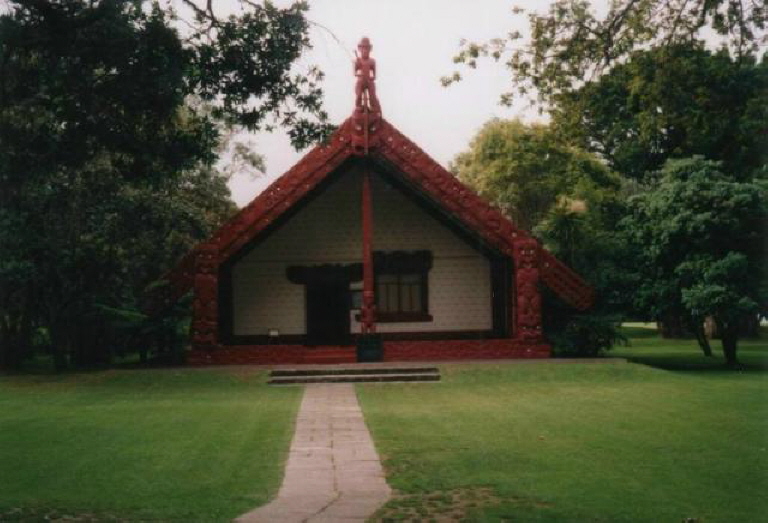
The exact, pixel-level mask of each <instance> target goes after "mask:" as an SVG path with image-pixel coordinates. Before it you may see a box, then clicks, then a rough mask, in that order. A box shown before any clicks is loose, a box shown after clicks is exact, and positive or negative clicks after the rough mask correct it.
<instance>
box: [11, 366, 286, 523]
mask: <svg viewBox="0 0 768 523" xmlns="http://www.w3.org/2000/svg"><path fill="white" fill-rule="evenodd" d="M300 397H301V389H299V388H282V389H280V388H268V387H267V386H266V379H265V374H264V373H263V372H250V371H246V370H234V371H233V370H220V369H206V370H199V369H184V370H171V369H168V370H141V371H138V370H134V371H129V370H111V371H100V372H93V373H84V374H66V375H60V376H56V375H53V376H51V375H46V376H0V521H7V520H15V519H21V520H24V521H28V520H29V521H38V520H42V519H43V517H44V516H46V515H56V516H57V517H62V516H65V515H79V516H82V515H88V516H89V517H91V518H93V519H97V520H103V519H110V518H112V517H115V518H121V519H122V518H124V519H128V520H162V521H171V520H176V521H227V520H230V519H232V518H233V517H234V516H236V515H238V514H241V513H243V512H245V511H247V510H248V509H250V508H253V507H255V506H257V505H260V504H263V503H264V502H266V501H267V500H268V499H269V498H270V497H271V496H273V495H274V493H275V492H276V491H277V488H278V487H279V484H280V480H281V477H282V465H283V463H284V461H285V458H286V457H287V451H288V445H289V443H290V437H291V434H292V431H293V426H294V418H295V414H296V412H297V410H298V406H299V400H300Z"/></svg>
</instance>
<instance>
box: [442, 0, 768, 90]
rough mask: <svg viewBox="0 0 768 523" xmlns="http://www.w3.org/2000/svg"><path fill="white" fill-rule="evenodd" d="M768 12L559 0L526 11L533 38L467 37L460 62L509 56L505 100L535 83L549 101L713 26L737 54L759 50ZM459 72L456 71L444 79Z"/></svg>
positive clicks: (690, 3)
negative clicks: (596, 5)
mask: <svg viewBox="0 0 768 523" xmlns="http://www.w3.org/2000/svg"><path fill="white" fill-rule="evenodd" d="M513 12H514V13H515V15H520V14H522V13H524V10H523V9H521V8H515V9H514V10H513ZM766 16H768V12H767V11H766V6H765V2H764V0H748V1H742V0H673V1H662V0H615V1H612V2H610V4H609V7H608V9H607V11H606V12H605V14H604V15H602V16H601V15H600V14H597V13H596V12H595V10H594V9H593V8H592V5H591V3H590V2H589V1H587V0H577V1H573V0H556V1H554V2H552V3H551V4H550V6H549V10H548V12H546V13H544V14H538V13H531V14H529V15H528V25H529V29H530V31H529V32H530V34H529V38H530V39H529V41H528V42H527V43H524V44H519V43H518V42H519V41H520V40H521V39H522V38H523V35H522V34H521V33H520V32H519V31H511V32H510V33H509V34H508V35H506V36H505V37H499V38H494V39H492V40H490V41H489V42H485V43H477V42H464V43H463V46H462V49H461V50H460V52H459V53H458V54H457V55H456V57H455V58H454V62H456V63H460V64H465V65H467V66H468V67H470V68H474V67H476V65H477V60H478V59H479V58H482V57H490V58H492V59H493V60H496V61H503V63H504V65H505V66H506V67H507V68H508V69H509V70H510V72H511V74H512V84H513V88H514V90H512V91H510V92H508V93H506V94H504V95H502V102H504V103H511V101H512V99H513V98H514V96H516V95H524V96H525V95H528V94H529V93H530V92H531V91H532V90H533V91H535V93H536V96H537V99H538V100H539V101H540V102H544V103H550V102H552V101H553V99H554V98H556V97H557V96H558V95H560V94H562V93H567V92H569V91H572V90H574V89H577V88H578V87H579V86H580V85H581V84H582V83H583V82H584V81H592V80H595V79H597V78H598V77H599V76H601V75H602V74H603V73H604V72H606V71H607V70H609V69H610V68H611V67H613V66H614V65H615V64H617V63H621V62H622V61H623V60H625V59H626V57H627V55H628V54H629V53H631V52H632V51H634V50H637V49H650V48H656V47H666V46H674V45H677V44H681V43H690V42H692V41H696V40H698V39H701V38H702V36H703V35H704V34H710V35H712V36H716V37H719V38H720V40H721V41H722V42H723V43H724V44H725V45H727V46H728V47H729V49H730V50H731V52H732V54H734V55H735V56H743V55H745V54H748V53H750V52H754V51H756V50H757V49H758V47H759V46H760V44H762V43H764V42H765V28H766ZM460 79H461V75H460V73H458V72H455V73H454V74H453V75H452V76H449V77H446V78H443V83H444V84H445V85H447V84H450V83H451V82H454V81H457V80H460Z"/></svg>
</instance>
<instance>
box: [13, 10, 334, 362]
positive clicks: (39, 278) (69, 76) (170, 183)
mask: <svg viewBox="0 0 768 523" xmlns="http://www.w3.org/2000/svg"><path fill="white" fill-rule="evenodd" d="M8 6H9V9H8V10H7V12H5V13H4V14H2V15H0V365H3V364H7V365H16V364H18V363H19V361H20V359H21V358H23V357H24V356H25V355H27V354H29V349H30V347H31V346H32V345H43V346H49V347H50V348H51V349H52V350H53V351H54V353H55V355H56V356H57V360H58V362H59V364H60V365H63V364H65V363H66V361H67V359H71V361H73V362H75V363H81V364H88V363H95V362H103V361H106V360H108V359H109V358H110V355H111V354H112V353H113V352H115V351H116V350H119V349H120V348H121V347H125V346H126V345H130V344H131V340H130V338H133V344H134V346H140V345H141V346H147V345H148V343H149V342H148V340H147V339H140V338H141V336H144V335H145V334H146V332H147V329H148V328H150V327H151V326H150V325H149V324H150V323H151V321H150V319H149V318H146V317H145V316H144V315H143V313H142V311H141V307H140V304H141V301H142V294H143V291H144V289H145V288H146V287H147V285H150V284H152V282H153V281H154V280H156V279H157V278H158V277H160V276H161V275H162V273H164V272H165V271H167V270H168V269H169V267H171V266H172V265H173V263H174V262H175V261H176V260H178V258H179V257H180V256H181V255H182V254H184V253H185V252H187V251H188V250H189V249H190V248H191V247H192V246H193V245H194V244H195V243H196V242H197V241H199V240H201V239H203V238H205V237H207V236H208V235H209V234H210V232H211V230H212V229H213V228H214V227H215V226H216V225H218V224H219V223H221V221H222V220H224V219H226V218H227V217H228V216H229V215H230V214H231V213H232V211H233V209H234V205H233V204H232V202H231V201H230V199H229V190H228V189H227V186H226V178H225V177H224V176H223V175H222V173H220V172H218V171H217V170H216V169H215V168H214V167H213V162H214V161H215V159H216V156H217V151H218V150H219V147H220V145H221V134H220V132H219V129H220V128H221V126H222V125H227V126H229V125H242V126H246V127H248V128H251V129H258V128H263V127H265V126H268V125H274V124H280V125H286V126H288V127H289V129H290V132H291V135H292V138H293V140H294V143H295V144H296V145H297V146H301V145H305V144H307V143H308V142H309V141H311V140H314V139H317V138H318V137H320V136H322V135H323V134H324V133H325V132H326V131H327V130H328V127H327V125H326V123H325V119H326V115H325V113H324V112H323V111H322V109H321V106H320V102H321V94H322V93H321V91H320V88H319V84H318V83H317V81H318V79H319V77H320V74H319V72H318V71H314V70H313V71H310V73H309V76H307V75H296V74H295V73H293V72H292V70H291V67H292V65H293V64H294V62H295V61H296V59H297V58H298V57H299V55H300V53H301V51H302V50H303V49H305V48H306V47H307V46H308V40H307V22H306V19H305V18H304V12H305V11H306V9H307V6H306V4H304V3H302V2H297V3H295V4H293V5H290V6H288V7H286V8H284V9H279V8H276V7H274V6H272V5H271V4H269V3H265V4H264V5H259V4H252V3H250V2H247V4H246V5H245V9H244V11H243V13H242V14H241V15H239V16H232V17H228V18H226V19H211V18H207V17H205V16H198V17H197V21H196V22H195V23H193V24H192V29H193V30H192V31H191V32H190V31H187V33H185V34H184V36H182V35H181V34H180V32H179V30H178V29H177V27H176V25H175V24H176V23H178V22H177V21H178V15H177V13H174V12H172V11H171V10H170V9H168V8H166V9H163V8H161V7H160V6H159V4H156V3H150V2H144V1H123V0H101V1H96V2H94V1H85V0H55V1H54V0H36V1H33V2H22V1H12V2H10V3H9V4H8ZM126 326H132V328H131V329H128V330H126ZM133 327H135V328H133Z"/></svg>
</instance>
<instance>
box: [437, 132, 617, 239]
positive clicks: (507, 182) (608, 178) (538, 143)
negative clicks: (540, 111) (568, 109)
mask: <svg viewBox="0 0 768 523" xmlns="http://www.w3.org/2000/svg"><path fill="white" fill-rule="evenodd" d="M451 169H452V171H453V172H454V173H455V174H456V175H457V176H458V177H459V179H460V180H461V181H463V182H464V183H466V184H468V185H469V186H470V187H472V188H473V189H475V190H476V191H477V192H478V194H480V195H481V196H483V197H485V198H486V199H487V200H489V201H491V202H492V203H494V204H495V205H496V206H498V207H499V208H500V209H501V210H502V211H504V213H505V214H507V215H508V216H509V217H510V218H511V219H512V221H513V222H515V223H516V224H517V225H518V226H519V227H522V228H523V229H526V230H529V231H530V230H532V229H533V228H534V227H535V226H536V225H537V224H538V223H539V222H540V221H541V220H542V219H543V218H544V217H545V216H546V214H547V213H548V212H549V211H550V210H551V209H552V208H553V207H554V206H555V205H557V204H562V205H566V206H568V205H571V206H580V205H583V204H584V202H583V201H582V200H583V197H584V196H585V195H586V194H588V193H589V191H588V189H589V188H590V187H603V188H605V187H613V188H617V187H618V185H619V180H618V178H616V177H615V176H614V175H613V174H612V173H611V172H610V170H609V169H607V168H606V167H605V166H604V165H603V164H602V163H601V162H600V161H599V160H598V159H597V158H596V157H594V156H593V155H591V154H589V153H587V152H584V151H582V150H580V149H578V148H577V147H572V146H569V145H567V144H565V143H563V142H562V141H561V140H560V139H559V138H558V137H557V136H556V134H555V133H554V132H553V130H552V129H551V128H550V127H549V126H548V125H543V124H531V125H527V124H524V123H523V122H521V121H519V120H500V119H494V120H491V121H489V122H487V123H486V124H485V125H484V126H483V127H482V129H480V131H479V132H478V133H477V135H476V136H475V137H474V138H473V139H472V141H471V142H470V144H469V148H468V150H467V151H465V152H463V153H460V154H459V155H457V156H456V158H455V159H454V161H453V163H452V166H451Z"/></svg>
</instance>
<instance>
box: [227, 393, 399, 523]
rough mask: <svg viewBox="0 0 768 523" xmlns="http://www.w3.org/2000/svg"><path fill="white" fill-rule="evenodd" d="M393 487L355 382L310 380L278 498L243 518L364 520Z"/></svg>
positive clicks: (246, 522) (245, 521)
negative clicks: (314, 381)
mask: <svg viewBox="0 0 768 523" xmlns="http://www.w3.org/2000/svg"><path fill="white" fill-rule="evenodd" d="M390 494H391V490H390V488H389V486H388V485H387V482H386V481H385V480H384V471H383V470H382V468H381V463H380V461H379V456H378V454H377V453H376V449H375V448H374V446H373V441H372V440H371V435H370V434H369V433H368V429H367V428H366V426H365V422H364V421H363V413H362V411H361V410H360V405H359V404H358V402H357V396H356V395H355V388H354V385H352V384H346V383H345V384H312V385H307V386H306V388H305V391H304V398H303V400H302V402H301V409H300V411H299V415H298V419H297V422H296V432H295V433H294V435H293V441H292V442H291V450H290V454H289V457H288V463H287V465H286V467H285V477H284V478H283V484H282V486H281V487H280V491H279V492H278V494H277V498H275V500H274V501H272V502H271V503H269V504H267V505H264V506H263V507H260V508H257V509H255V510H252V511H251V512H248V513H247V514H244V515H242V516H240V517H239V518H238V519H237V520H236V521H238V522H239V523H252V522H253V523H255V522H277V521H279V522H281V523H284V522H285V523H290V522H296V523H298V522H311V523H321V522H327V523H331V522H337V521H338V522H353V521H365V520H366V518H368V517H369V516H370V515H371V514H373V512H374V511H375V510H376V509H378V508H379V507H380V506H381V505H382V504H384V502H385V501H387V499H389V496H390Z"/></svg>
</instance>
